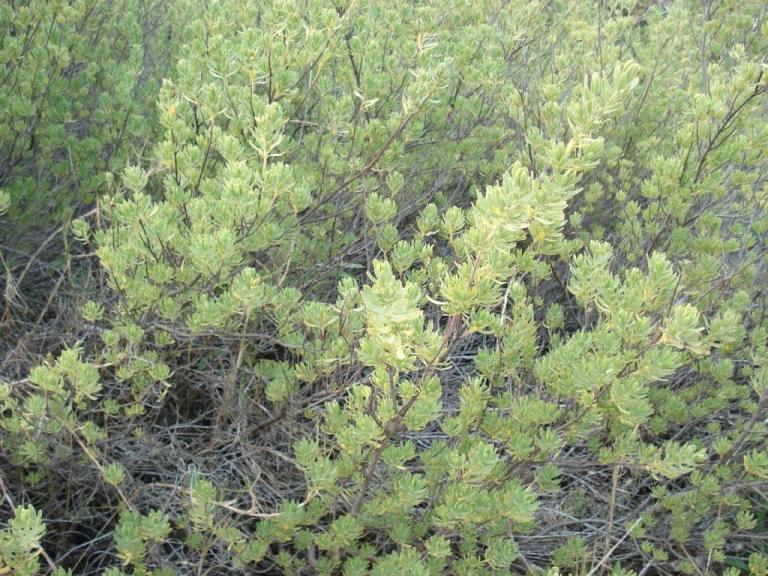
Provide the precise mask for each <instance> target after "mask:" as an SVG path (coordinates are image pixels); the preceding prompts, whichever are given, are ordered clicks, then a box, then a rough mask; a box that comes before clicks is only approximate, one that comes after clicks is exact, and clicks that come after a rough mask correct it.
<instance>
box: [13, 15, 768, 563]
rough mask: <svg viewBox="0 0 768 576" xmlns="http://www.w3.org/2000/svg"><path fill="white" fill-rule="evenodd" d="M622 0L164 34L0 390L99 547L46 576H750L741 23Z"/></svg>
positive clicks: (70, 513) (753, 83)
mask: <svg viewBox="0 0 768 576" xmlns="http://www.w3.org/2000/svg"><path fill="white" fill-rule="evenodd" d="M620 4H621V5H615V6H614V5H613V4H610V5H605V4H604V3H589V2H586V3H584V2H573V3H570V2H549V1H541V2H531V3H526V4H525V5H522V4H520V5H514V4H513V5H508V4H507V3H500V2H494V1H491V0H488V1H483V2H472V3H464V4H462V5H461V6H458V7H457V6H456V5H455V3H450V2H441V1H437V2H434V3H428V4H422V3H406V2H401V3H392V2H382V1H378V0H373V1H371V2H367V3H355V2H352V3H348V4H346V5H332V4H329V3H326V2H319V1H318V2H314V1H310V2H285V3H261V2H251V1H247V0H222V1H220V2H216V3H211V5H203V4H202V3H200V4H199V3H196V2H190V3H189V4H188V5H185V6H184V7H183V8H182V9H181V12H184V13H185V14H186V15H187V17H188V25H187V27H186V28H185V36H184V43H183V45H182V46H180V47H179V48H178V49H177V53H178V54H179V55H180V58H179V60H178V62H177V63H176V68H175V72H174V73H173V74H172V77H171V78H170V79H168V80H167V81H166V82H164V84H163V86H162V88H161V89H160V91H159V97H158V103H159V104H158V106H159V108H158V110H159V112H158V116H159V123H160V125H161V127H162V128H161V129H162V132H163V135H162V136H161V137H158V139H157V142H156V143H155V144H154V145H153V146H152V151H151V153H150V158H149V159H147V160H146V161H145V162H143V163H139V164H135V165H132V166H129V167H128V168H126V169H125V170H124V171H123V172H122V176H121V178H119V179H116V180H115V181H112V182H110V183H109V184H108V190H106V191H107V192H108V194H107V195H106V196H105V197H104V198H102V199H101V200H100V205H99V215H100V219H99V220H96V219H82V220H77V221H75V222H74V223H73V226H72V233H73V235H74V236H75V238H76V239H77V240H78V241H80V242H82V243H83V244H87V245H90V246H91V247H93V248H94V250H95V252H96V254H97V256H98V260H99V263H100V265H101V266H102V267H103V270H104V272H106V285H107V289H106V290H103V291H101V292H100V293H98V294H96V295H94V300H93V301H92V302H89V303H88V304H86V305H85V306H84V308H83V329H82V331H81V335H82V338H83V340H82V342H80V343H78V344H77V345H75V343H74V342H73V343H72V345H71V347H70V348H68V349H66V350H64V351H63V352H61V353H60V354H58V355H57V356H53V355H51V356H50V357H48V358H46V360H45V362H43V363H42V364H41V365H40V366H38V367H36V368H34V369H33V370H31V371H30V373H29V377H28V378H26V379H23V380H20V381H14V382H9V383H5V384H2V386H0V402H2V403H3V412H2V419H0V430H2V438H3V444H4V446H5V447H6V448H5V450H7V458H8V461H9V463H10V466H11V469H12V470H13V472H14V474H15V486H17V488H18V489H24V490H26V491H27V492H28V493H29V494H30V497H31V498H33V501H34V502H36V503H37V502H40V505H39V506H38V507H39V508H40V509H44V510H46V517H48V518H54V519H66V520H67V521H69V522H71V523H76V524H77V525H78V527H79V529H80V530H81V531H83V532H84V533H86V534H89V535H95V534H99V535H100V534H102V533H109V532H113V533H114V534H113V546H112V547H110V546H109V545H107V544H105V545H104V549H105V550H106V551H107V552H106V553H105V554H103V555H102V556H99V557H95V555H93V556H88V555H87V554H83V555H82V556H81V555H80V554H73V555H72V556H70V554H71V552H70V550H71V549H68V548H67V546H66V545H65V546H59V547H55V546H54V545H53V544H52V546H51V549H52V550H54V549H55V553H54V554H51V557H52V558H53V559H54V560H55V561H57V563H60V564H61V565H62V566H67V567H73V569H86V568H87V570H88V571H101V570H105V569H106V570H107V572H106V573H107V574H121V573H122V572H121V570H130V571H132V573H135V574H150V573H152V574H165V573H173V572H174V570H180V571H181V572H183V573H186V571H187V568H184V569H181V568H179V567H180V566H187V567H190V568H189V569H190V570H192V568H191V566H193V565H194V566H196V568H195V569H196V570H197V571H198V572H200V573H202V572H205V571H208V572H209V573H227V572H232V571H238V570H239V571H250V570H252V571H254V572H258V571H262V572H268V573H291V574H301V573H307V574H336V573H339V574H345V575H355V574H369V573H370V574H373V575H385V574H392V573H397V572H403V573H407V574H418V575H422V574H455V573H462V574H485V573H494V574H496V573H498V574H508V573H536V574H538V573H546V574H552V575H554V574H559V573H560V571H561V570H562V571H563V573H574V574H587V575H589V576H592V575H594V574H598V573H607V572H610V573H612V574H616V575H619V574H637V573H640V572H642V573H647V570H649V569H650V568H651V567H656V568H657V569H658V570H659V571H660V573H690V574H705V573H728V574H737V573H742V572H746V573H752V574H761V573H764V572H765V565H766V557H765V549H764V548H761V542H762V540H763V536H764V531H765V529H766V525H765V510H766V502H765V497H764V496H763V494H764V491H763V490H764V488H765V483H766V481H768V452H767V451H766V448H768V445H766V428H765V422H764V414H765V409H766V406H768V352H767V348H766V345H767V344H768V325H767V324H766V319H765V314H764V310H765V304H766V302H765V297H766V295H765V294H764V292H763V288H762V285H763V282H764V281H765V280H766V259H765V243H766V240H765V238H766V235H765V231H766V223H768V214H766V201H768V196H766V191H768V186H766V177H767V176H766V175H767V174H768V170H766V168H768V165H767V164H766V152H767V151H768V146H766V144H767V143H768V129H766V126H768V123H766V119H767V118H768V115H767V114H766V112H767V110H766V106H768V104H767V103H766V98H765V94H766V91H768V70H766V62H765V60H764V55H765V54H766V53H768V25H767V24H766V17H767V16H768V14H766V11H765V7H764V6H762V4H761V3H760V2H750V1H740V2H738V3H736V2H730V1H728V0H724V1H723V2H720V3H712V4H710V3H707V4H706V5H705V6H704V7H702V6H699V5H698V4H696V3H692V2H686V1H682V0H681V1H679V2H672V3H665V4H663V5H656V4H653V3H650V4H652V5H645V4H643V3H640V2H637V3H635V2H622V3H620ZM105 220H106V221H105ZM62 477H64V478H67V482H65V483H62V482H60V480H59V479H60V478H62ZM72 491H76V492H77V493H78V494H82V495H84V497H83V500H82V501H75V499H72V497H71V493H72ZM65 495H66V496H65ZM96 509H98V511H99V512H98V513H95V512H94V510H96ZM105 510H106V511H107V512H106V513H105V512H104V511H105ZM57 530H60V531H61V532H60V534H66V533H67V532H66V529H65V528H57ZM50 531H51V529H50V528H49V532H50ZM91 537H95V536H91ZM73 556H76V557H77V558H78V560H77V562H82V563H83V564H82V565H79V564H78V563H77V562H75V561H74V560H73ZM59 558H61V560H60V561H59ZM5 562H6V563H7V564H9V565H10V562H8V561H7V560H6V561H5ZM118 565H121V568H117V566H118ZM83 566H85V567H86V568H83Z"/></svg>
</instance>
